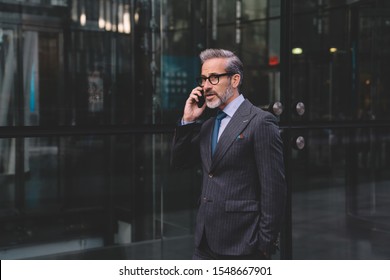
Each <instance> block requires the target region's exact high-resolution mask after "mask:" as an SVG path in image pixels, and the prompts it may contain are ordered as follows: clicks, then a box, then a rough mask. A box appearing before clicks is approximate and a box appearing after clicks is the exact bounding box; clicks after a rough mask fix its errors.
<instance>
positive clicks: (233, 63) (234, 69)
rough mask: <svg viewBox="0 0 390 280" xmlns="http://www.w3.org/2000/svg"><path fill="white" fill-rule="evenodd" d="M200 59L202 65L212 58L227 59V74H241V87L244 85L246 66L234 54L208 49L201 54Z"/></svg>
mask: <svg viewBox="0 0 390 280" xmlns="http://www.w3.org/2000/svg"><path fill="white" fill-rule="evenodd" d="M199 58H200V61H201V63H202V64H203V63H204V62H205V61H206V60H209V59H212V58H227V59H228V63H227V66H226V69H225V70H226V72H229V73H235V74H239V75H240V77H241V79H240V84H239V86H240V85H241V84H242V80H243V78H244V65H243V64H242V62H241V60H240V59H239V58H238V56H236V55H235V54H234V53H233V52H231V51H228V50H223V49H206V50H204V51H202V52H201V53H200V55H199Z"/></svg>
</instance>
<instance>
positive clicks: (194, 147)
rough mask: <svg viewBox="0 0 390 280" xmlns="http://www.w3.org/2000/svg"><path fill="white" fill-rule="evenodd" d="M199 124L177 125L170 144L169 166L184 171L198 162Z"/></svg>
mask: <svg viewBox="0 0 390 280" xmlns="http://www.w3.org/2000/svg"><path fill="white" fill-rule="evenodd" d="M200 127H201V124H199V123H193V124H187V125H179V126H177V127H176V129H175V134H174V137H173V143H172V153H171V166H172V167H173V168H175V169H184V168H188V167H191V166H194V165H196V164H198V163H199V162H200V148H199V132H200Z"/></svg>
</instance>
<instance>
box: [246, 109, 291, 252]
mask: <svg viewBox="0 0 390 280" xmlns="http://www.w3.org/2000/svg"><path fill="white" fill-rule="evenodd" d="M256 121H257V123H256V126H257V127H256V132H255V142H254V143H255V144H254V145H255V159H256V164H257V170H258V176H259V182H260V188H261V189H260V193H261V195H260V196H261V197H260V199H261V201H260V205H261V207H260V209H261V210H260V211H261V218H260V225H259V233H258V234H259V250H260V251H262V252H265V253H266V254H268V255H269V254H272V253H273V252H274V251H275V247H276V246H275V244H276V242H277V239H278V236H279V232H280V228H281V224H282V222H283V219H284V212H285V211H284V210H285V205H286V196H287V187H286V182H285V174H284V160H283V143H282V140H281V137H280V134H279V127H278V125H277V122H276V118H275V117H274V116H273V115H271V114H268V113H267V114H265V116H262V117H259V118H257V120H256Z"/></svg>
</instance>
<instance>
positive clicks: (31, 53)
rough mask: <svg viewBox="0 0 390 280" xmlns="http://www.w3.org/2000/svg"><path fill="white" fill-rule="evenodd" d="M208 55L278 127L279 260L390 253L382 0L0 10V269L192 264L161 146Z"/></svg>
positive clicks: (166, 149) (17, 4)
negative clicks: (79, 263)
mask: <svg viewBox="0 0 390 280" xmlns="http://www.w3.org/2000/svg"><path fill="white" fill-rule="evenodd" d="M209 47H213V48H226V49H230V50H233V51H234V52H236V53H237V54H238V55H239V56H240V57H241V58H242V60H243V63H244V66H245V77H244V83H243V87H242V93H243V94H244V96H245V97H246V98H248V99H249V100H251V101H252V103H254V104H255V105H256V106H259V107H261V108H263V109H264V110H269V111H271V112H272V113H273V114H275V115H277V116H278V118H279V121H280V122H279V124H280V130H281V135H282V138H283V141H284V149H285V165H286V172H287V173H286V176H287V183H288V207H287V209H286V217H285V222H284V224H283V231H282V233H281V237H280V243H281V244H280V251H279V253H278V254H277V255H276V256H275V258H282V259H389V258H390V214H389V213H390V172H389V170H390V79H388V78H387V75H388V74H389V73H390V66H389V65H390V51H389V50H390V2H389V1H385V0H291V1H290V0H197V1H195V0H194V1H190V0H184V1H183V0H12V1H11V0H0V259H25V258H27V259H189V258H191V256H192V250H193V240H192V234H193V229H194V218H195V215H196V209H197V199H198V195H199V192H200V178H201V171H200V168H194V169H191V170H186V171H180V172H179V171H175V170H172V169H171V168H170V166H169V162H170V146H171V141H172V137H173V131H174V127H175V124H176V122H177V120H178V119H179V118H180V116H181V114H182V110H183V105H184V102H185V100H186V98H187V96H188V94H189V92H190V91H191V89H192V88H193V87H194V86H195V80H194V78H195V77H196V76H197V75H198V74H199V67H200V64H199V59H198V54H199V52H200V51H202V50H203V49H205V48H209ZM387 71H389V72H387ZM386 170H388V171H386Z"/></svg>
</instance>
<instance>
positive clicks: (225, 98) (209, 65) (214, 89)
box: [201, 58, 234, 109]
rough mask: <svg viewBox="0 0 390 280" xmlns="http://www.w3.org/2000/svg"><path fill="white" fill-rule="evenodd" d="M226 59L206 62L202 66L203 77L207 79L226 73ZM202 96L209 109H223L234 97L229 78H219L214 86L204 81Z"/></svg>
mask: <svg viewBox="0 0 390 280" xmlns="http://www.w3.org/2000/svg"><path fill="white" fill-rule="evenodd" d="M226 64H227V59H225V58H213V59H209V60H206V61H205V62H204V63H203V65H202V73H201V75H202V76H203V77H209V76H210V75H218V74H224V73H226V70H225V69H226ZM203 91H204V96H205V99H206V105H207V107H209V108H217V107H219V108H220V109H223V108H224V107H225V106H226V105H227V104H228V103H229V102H230V101H231V98H232V97H233V95H234V90H233V87H232V86H231V80H230V76H221V77H219V82H218V83H217V84H215V85H213V84H211V83H210V81H209V80H206V81H205V83H204V85H203Z"/></svg>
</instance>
